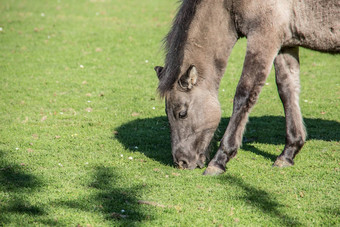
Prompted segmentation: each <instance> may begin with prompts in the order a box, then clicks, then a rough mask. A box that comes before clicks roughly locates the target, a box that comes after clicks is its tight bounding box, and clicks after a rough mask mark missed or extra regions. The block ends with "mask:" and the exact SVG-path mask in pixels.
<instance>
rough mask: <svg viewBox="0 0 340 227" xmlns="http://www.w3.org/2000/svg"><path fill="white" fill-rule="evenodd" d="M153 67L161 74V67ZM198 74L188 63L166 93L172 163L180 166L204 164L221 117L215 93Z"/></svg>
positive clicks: (185, 167) (190, 167)
mask: <svg viewBox="0 0 340 227" xmlns="http://www.w3.org/2000/svg"><path fill="white" fill-rule="evenodd" d="M155 70H156V72H157V75H158V77H159V78H160V75H161V74H162V70H163V67H159V66H157V67H155ZM201 78H202V76H201V75H199V71H198V70H197V68H196V67H195V66H193V65H191V66H189V67H188V68H187V69H186V71H185V72H184V74H182V75H180V76H179V78H178V79H177V81H176V83H174V85H173V86H172V87H171V89H169V91H168V92H167V93H166V94H165V104H166V114H167V116H168V120H169V123H170V128H171V146H172V156H173V160H174V163H175V164H176V165H177V166H178V167H179V168H183V169H195V168H196V167H197V166H199V167H200V168H202V167H203V166H204V164H205V162H206V159H207V158H209V151H208V147H209V144H210V141H211V139H212V137H213V135H214V132H215V130H216V128H217V127H218V124H219V121H220V118H221V111H220V104H219V102H218V98H217V94H216V92H210V91H209V89H207V88H206V87H205V83H204V81H203V80H202V79H201Z"/></svg>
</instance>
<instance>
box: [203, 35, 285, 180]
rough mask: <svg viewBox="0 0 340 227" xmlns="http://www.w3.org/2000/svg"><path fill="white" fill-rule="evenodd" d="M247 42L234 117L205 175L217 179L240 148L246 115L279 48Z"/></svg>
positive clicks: (251, 40)
mask: <svg viewBox="0 0 340 227" xmlns="http://www.w3.org/2000/svg"><path fill="white" fill-rule="evenodd" d="M258 37H259V39H252V38H248V45H247V53H246V58H245V61H244V66H243V72H242V75H241V78H240V81H239V83H238V86H237V88H236V94H235V97H234V107H233V114H232V116H231V118H230V121H229V124H228V127H227V129H226V132H225V134H224V136H223V138H222V140H221V144H220V147H219V149H218V151H217V153H216V155H215V157H214V158H213V159H212V160H211V161H210V163H209V165H208V168H207V169H206V171H205V172H204V175H218V174H221V173H223V172H224V171H225V166H226V163H227V162H228V161H229V160H230V159H231V158H232V157H234V156H235V155H236V153H237V149H238V148H239V147H240V146H241V143H242V136H243V132H244V129H245V125H246V123H247V120H248V115H249V112H250V110H251V108H252V107H253V105H254V104H255V103H256V101H257V98H258V95H259V93H260V91H261V89H262V87H263V85H264V83H265V81H266V78H267V76H268V74H269V72H270V69H271V67H272V64H273V60H274V58H275V56H276V55H277V52H278V50H279V49H280V48H279V45H275V42H269V41H268V40H265V39H264V38H263V36H258Z"/></svg>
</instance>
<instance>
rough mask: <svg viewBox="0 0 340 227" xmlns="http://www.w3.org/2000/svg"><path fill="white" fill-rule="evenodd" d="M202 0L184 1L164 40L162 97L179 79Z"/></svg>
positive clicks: (160, 88) (160, 91)
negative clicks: (186, 43) (192, 27)
mask: <svg viewBox="0 0 340 227" xmlns="http://www.w3.org/2000/svg"><path fill="white" fill-rule="evenodd" d="M200 2H201V0H182V3H181V5H180V7H179V10H178V12H177V15H176V17H175V19H174V21H173V23H172V28H171V30H170V32H169V33H168V35H167V36H166V37H165V38H164V44H165V51H166V57H165V66H164V69H163V71H162V73H161V76H160V77H159V85H158V91H159V93H160V95H161V96H162V97H164V96H165V94H166V93H167V92H168V91H170V90H171V88H172V86H173V84H174V83H175V82H176V80H177V79H178V76H179V73H180V66H181V65H182V62H183V56H184V48H183V47H184V44H185V42H186V41H187V37H188V30H189V27H190V24H191V22H192V20H193V18H194V15H195V13H196V8H197V5H199V4H200Z"/></svg>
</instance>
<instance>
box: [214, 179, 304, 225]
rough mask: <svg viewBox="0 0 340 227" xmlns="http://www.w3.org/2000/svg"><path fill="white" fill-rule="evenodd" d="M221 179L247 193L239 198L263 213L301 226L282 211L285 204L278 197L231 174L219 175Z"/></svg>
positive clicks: (224, 182)
mask: <svg viewBox="0 0 340 227" xmlns="http://www.w3.org/2000/svg"><path fill="white" fill-rule="evenodd" d="M219 179H220V180H221V182H222V183H223V184H228V185H229V186H235V187H237V188H239V189H240V190H241V191H242V192H243V194H245V195H244V196H241V197H240V198H239V200H242V201H245V202H246V203H247V204H249V205H251V206H252V207H253V208H255V209H256V210H259V211H260V212H262V213H263V214H265V215H268V216H270V217H271V218H274V219H277V220H278V221H279V222H280V223H281V224H283V226H301V223H300V222H299V221H298V220H296V219H294V218H292V217H290V216H288V215H286V214H284V213H282V212H281V211H280V207H283V205H282V204H280V203H278V202H277V199H276V198H274V197H273V196H272V195H270V194H269V193H268V192H266V191H264V190H262V189H257V188H255V187H253V186H251V185H249V184H247V183H245V182H244V181H243V180H242V179H240V178H238V177H234V176H231V175H223V176H221V177H219Z"/></svg>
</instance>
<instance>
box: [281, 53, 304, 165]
mask: <svg viewBox="0 0 340 227" xmlns="http://www.w3.org/2000/svg"><path fill="white" fill-rule="evenodd" d="M274 66H275V74H276V84H277V88H278V91H279V95H280V98H281V101H282V103H283V107H284V110H285V116H286V145H285V148H284V150H283V152H282V153H281V155H280V156H279V157H278V158H277V160H276V161H275V163H274V166H279V167H284V166H291V165H293V164H294V161H293V159H294V157H295V155H296V154H297V153H298V152H299V151H300V149H301V148H302V146H303V144H304V142H305V139H306V132H305V127H304V125H303V121H302V116H301V111H300V106H299V93H300V81H299V72H300V65H299V49H298V47H295V48H286V49H283V50H281V52H280V53H279V55H278V56H277V57H276V58H275V60H274Z"/></svg>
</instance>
